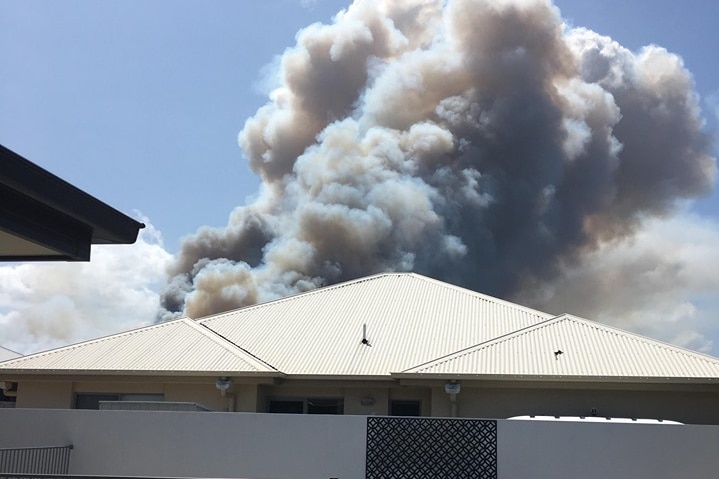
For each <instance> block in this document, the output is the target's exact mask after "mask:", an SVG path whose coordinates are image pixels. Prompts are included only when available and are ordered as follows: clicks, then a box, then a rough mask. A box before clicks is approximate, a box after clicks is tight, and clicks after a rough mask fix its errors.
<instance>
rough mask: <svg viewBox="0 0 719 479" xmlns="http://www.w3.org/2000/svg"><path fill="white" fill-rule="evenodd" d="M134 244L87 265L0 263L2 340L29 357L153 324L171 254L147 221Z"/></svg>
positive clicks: (99, 249)
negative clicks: (159, 291)
mask: <svg viewBox="0 0 719 479" xmlns="http://www.w3.org/2000/svg"><path fill="white" fill-rule="evenodd" d="M142 221H143V222H145V224H146V225H147V226H146V227H145V229H143V230H141V231H140V235H139V237H138V240H137V242H136V243H135V244H133V245H109V246H102V245H97V246H93V247H92V261H91V262H88V263H24V264H17V265H3V266H0V344H2V345H3V346H4V347H6V348H9V349H11V350H14V351H18V352H20V353H23V354H27V353H31V352H36V351H40V350H45V349H50V348H54V347H59V346H64V345H65V344H68V343H73V342H78V341H83V340H87V339H91V338H95V337H99V336H105V335H108V334H112V333H116V332H119V331H123V330H127V329H132V328H136V327H140V326H145V325H148V324H151V323H152V322H153V321H154V319H155V317H156V313H157V302H158V300H159V294H158V292H157V291H158V289H159V286H160V285H161V284H162V282H163V281H164V280H165V276H164V271H165V269H166V267H167V265H168V264H169V262H170V260H171V258H172V256H171V255H170V254H169V253H168V252H166V251H165V250H164V249H163V247H162V238H161V237H160V234H159V232H158V231H157V230H155V228H154V227H153V226H152V224H150V222H149V221H148V220H147V219H143V220H142Z"/></svg>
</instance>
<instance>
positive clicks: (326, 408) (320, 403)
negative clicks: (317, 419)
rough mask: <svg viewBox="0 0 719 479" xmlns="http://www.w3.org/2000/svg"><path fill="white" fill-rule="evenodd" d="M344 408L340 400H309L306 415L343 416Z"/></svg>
mask: <svg viewBox="0 0 719 479" xmlns="http://www.w3.org/2000/svg"><path fill="white" fill-rule="evenodd" d="M344 406H345V405H344V402H343V401H342V399H341V398H309V399H308V400H307V414H344V411H345V407H344Z"/></svg>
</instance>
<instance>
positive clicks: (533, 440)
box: [497, 421, 719, 479]
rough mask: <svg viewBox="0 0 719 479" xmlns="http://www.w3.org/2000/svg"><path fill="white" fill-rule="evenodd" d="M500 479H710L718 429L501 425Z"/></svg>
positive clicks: (715, 466)
mask: <svg viewBox="0 0 719 479" xmlns="http://www.w3.org/2000/svg"><path fill="white" fill-rule="evenodd" d="M497 436H498V444H497V448H498V469H499V470H498V472H499V477H500V478H501V479H526V478H534V479H544V478H546V479H578V478H581V479H607V478H612V479H623V478H626V479H630V478H631V479H637V478H652V479H677V478H682V479H707V478H710V477H717V474H718V473H717V471H719V454H717V452H718V451H719V426H687V425H685V426H673V425H654V424H601V423H600V424H597V423H568V422H547V421H499V422H498V425H497Z"/></svg>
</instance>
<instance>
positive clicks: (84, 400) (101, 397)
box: [75, 394, 120, 409]
mask: <svg viewBox="0 0 719 479" xmlns="http://www.w3.org/2000/svg"><path fill="white" fill-rule="evenodd" d="M119 400H120V395H119V394H76V395H75V409H100V401H119Z"/></svg>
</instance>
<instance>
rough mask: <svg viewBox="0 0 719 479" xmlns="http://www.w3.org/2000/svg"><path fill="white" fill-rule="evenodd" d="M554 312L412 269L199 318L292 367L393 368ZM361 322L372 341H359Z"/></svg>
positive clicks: (305, 370)
mask: <svg viewBox="0 0 719 479" xmlns="http://www.w3.org/2000/svg"><path fill="white" fill-rule="evenodd" d="M550 317H551V315H548V314H545V313H542V312H539V311H535V310H532V309H529V308H525V307H522V306H518V305H516V304H513V303H509V302H506V301H502V300H499V299H496V298H492V297H490V296H486V295H483V294H479V293H476V292H474V291H470V290H467V289H463V288H459V287H457V286H452V285H449V284H447V283H443V282H440V281H436V280H433V279H430V278H427V277H424V276H420V275H417V274H413V273H389V274H380V275H375V276H370V277H367V278H364V279H360V280H357V281H351V282H348V283H342V284H339V285H335V286H331V287H326V288H322V289H318V290H315V291H311V292H308V293H303V294H299V295H297V296H293V297H290V298H285V299H282V300H278V301H273V302H269V303H265V304H261V305H257V306H251V307H247V308H243V309H239V310H236V311H231V312H228V313H223V314H219V315H215V316H211V317H207V318H205V319H202V320H200V323H201V324H203V325H205V326H207V327H208V328H211V329H213V330H214V331H216V332H217V333H219V334H220V335H222V336H223V337H225V338H227V339H229V340H230V341H232V342H233V343H235V344H237V345H239V346H241V347H242V348H244V349H245V350H247V351H249V352H251V353H252V354H254V355H255V356H257V357H260V358H262V359H264V360H265V361H267V362H268V363H270V364H272V365H273V366H274V367H276V368H277V369H279V370H280V371H282V372H284V373H286V374H293V375H348V376H359V375H370V376H374V375H383V376H384V375H389V374H390V373H391V372H392V371H401V370H403V369H406V368H408V367H411V366H413V365H416V364H419V363H422V362H425V361H429V360H431V359H434V358H437V357H440V356H444V355H447V354H450V353H452V352H455V351H457V350H460V349H463V348H467V347H469V346H471V345H474V344H477V343H480V342H484V341H488V340H490V339H493V338H496V337H497V336H502V335H505V334H508V333H510V332H512V331H516V330H518V329H522V328H526V327H527V326H531V325H534V324H537V323H539V322H542V321H544V320H546V319H548V318H550ZM363 325H366V328H367V339H368V341H369V343H370V344H371V346H366V345H364V344H362V342H361V340H362V337H363V336H362V334H363Z"/></svg>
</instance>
